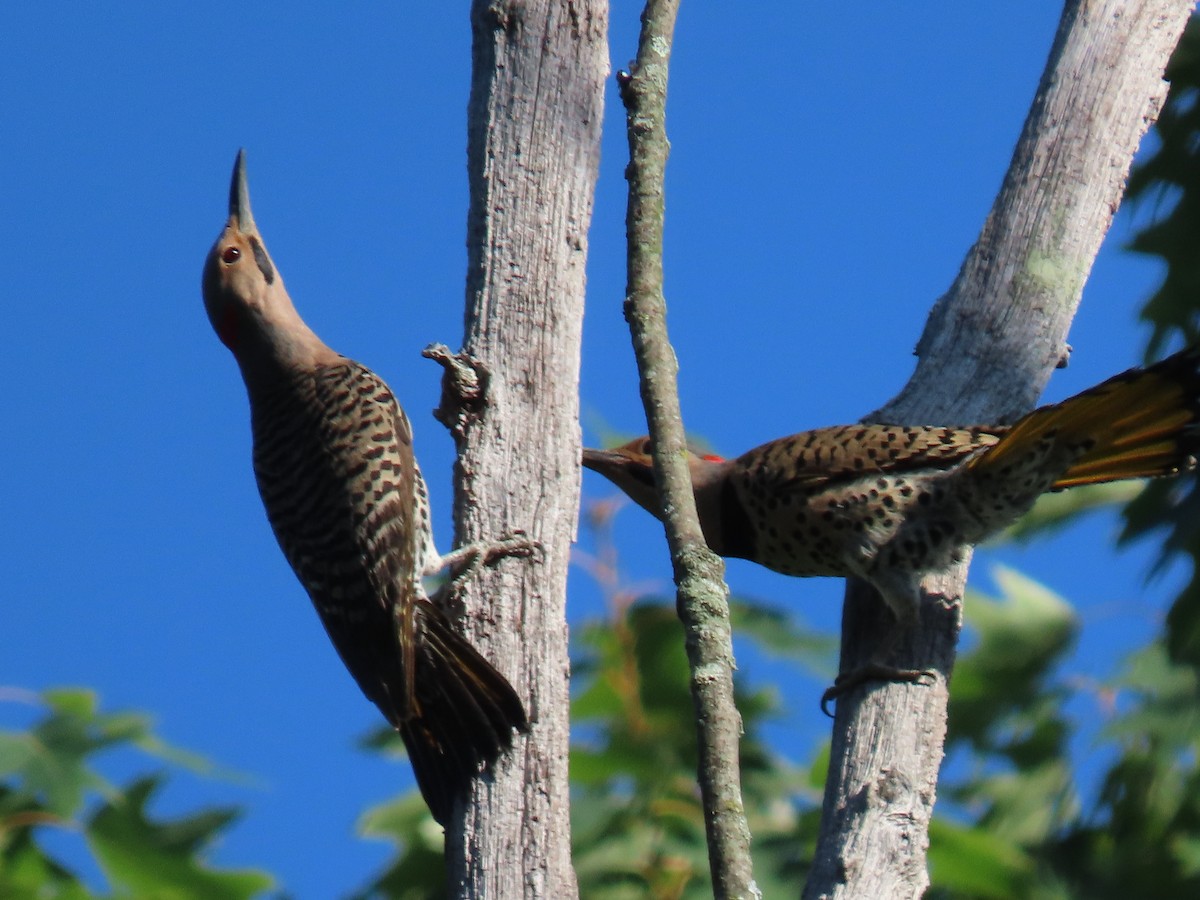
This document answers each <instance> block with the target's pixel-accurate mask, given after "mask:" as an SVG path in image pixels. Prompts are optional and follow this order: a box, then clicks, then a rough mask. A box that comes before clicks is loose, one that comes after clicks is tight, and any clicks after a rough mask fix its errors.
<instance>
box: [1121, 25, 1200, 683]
mask: <svg viewBox="0 0 1200 900" xmlns="http://www.w3.org/2000/svg"><path fill="white" fill-rule="evenodd" d="M1167 77H1168V79H1169V80H1170V81H1171V91H1170V94H1169V95H1168V97H1167V102H1166V104H1165V105H1164V107H1163V111H1162V114H1161V115H1160V116H1159V118H1158V122H1157V123H1156V124H1155V127H1154V133H1155V135H1156V136H1157V138H1158V141H1159V148H1158V150H1157V152H1155V153H1154V154H1153V155H1152V156H1150V157H1149V158H1148V159H1146V160H1145V161H1144V162H1143V163H1142V164H1141V165H1139V166H1138V167H1137V168H1136V169H1135V170H1134V172H1133V174H1132V176H1131V177H1130V179H1129V189H1128V197H1129V198H1130V199H1131V200H1133V201H1136V202H1141V203H1144V202H1146V201H1147V200H1149V201H1151V202H1153V203H1155V204H1156V208H1165V210H1166V211H1165V212H1164V213H1162V214H1161V215H1160V216H1159V217H1158V219H1157V221H1156V222H1154V223H1153V224H1152V225H1150V226H1148V227H1146V228H1144V229H1143V230H1142V231H1141V232H1140V233H1139V234H1138V235H1137V237H1136V238H1135V239H1134V240H1133V242H1132V245H1131V249H1133V250H1134V251H1136V252H1139V253H1145V254H1149V255H1151V256H1156V257H1158V258H1159V259H1161V260H1162V261H1163V263H1164V264H1165V266H1166V276H1165V277H1164V279H1163V283H1162V285H1161V287H1160V288H1159V289H1158V291H1157V292H1156V293H1155V294H1154V296H1153V297H1151V298H1150V300H1149V301H1148V302H1147V303H1146V305H1145V307H1144V308H1143V310H1142V318H1143V319H1145V320H1146V321H1148V322H1149V323H1150V324H1151V325H1152V326H1153V329H1154V330H1153V334H1152V336H1151V339H1150V345H1149V349H1148V351H1147V355H1148V356H1156V355H1158V354H1159V353H1160V352H1161V351H1162V349H1163V347H1164V345H1165V344H1166V343H1167V342H1168V341H1170V340H1171V339H1172V338H1182V339H1183V340H1184V341H1185V342H1188V343H1193V342H1195V341H1197V340H1198V339H1200V315H1198V313H1200V240H1198V238H1197V236H1198V235H1200V18H1197V17H1196V16H1193V17H1192V19H1191V21H1190V22H1189V23H1188V27H1187V30H1186V31H1185V32H1184V35H1183V39H1182V40H1181V41H1180V44H1179V47H1178V48H1177V49H1176V51H1175V54H1174V55H1173V56H1172V58H1171V63H1170V65H1169V66H1168V67H1167ZM1164 527H1165V528H1167V529H1168V531H1167V534H1166V537H1165V540H1164V541H1163V544H1162V551H1161V556H1160V564H1161V565H1165V564H1166V563H1167V562H1169V561H1171V560H1173V559H1176V558H1185V559H1188V560H1190V561H1191V563H1192V572H1193V574H1192V580H1191V582H1190V583H1189V584H1188V586H1187V588H1186V589H1185V590H1184V592H1183V593H1182V594H1180V596H1179V598H1178V599H1177V600H1176V602H1175V604H1174V605H1173V606H1172V608H1171V611H1170V612H1169V613H1168V616H1167V647H1168V648H1169V649H1170V652H1171V656H1172V658H1173V659H1175V660H1177V661H1181V662H1188V663H1191V664H1192V665H1196V666H1200V566H1197V563H1200V490H1197V482H1196V478H1195V477H1192V478H1189V479H1176V480H1172V481H1162V482H1156V483H1154V484H1151V485H1150V486H1149V487H1148V488H1147V490H1146V492H1145V493H1144V494H1143V495H1142V496H1141V497H1139V498H1138V499H1137V500H1136V501H1135V502H1133V503H1131V504H1130V505H1129V507H1128V508H1127V510H1126V513H1125V534H1124V536H1123V540H1131V539H1133V538H1137V537H1142V536H1144V535H1147V534H1149V533H1151V532H1155V531H1160V530H1162V529H1163V528H1164Z"/></svg>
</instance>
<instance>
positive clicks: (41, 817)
mask: <svg viewBox="0 0 1200 900" xmlns="http://www.w3.org/2000/svg"><path fill="white" fill-rule="evenodd" d="M6 693H7V694H8V695H9V696H10V697H11V696H16V695H17V692H15V691H9V692H6ZM20 696H22V697H23V698H24V699H26V700H27V701H29V702H36V703H38V704H39V705H44V707H45V715H44V716H43V717H42V718H41V720H40V721H38V722H37V723H35V724H34V725H33V727H31V728H30V729H29V730H28V731H0V897H5V898H8V897H13V898H25V897H28V898H35V897H36V898H53V900H75V898H90V897H107V896H120V897H138V898H169V900H188V898H193V897H194V898H215V900H238V898H249V897H253V896H255V895H256V894H261V893H262V892H263V891H265V890H267V889H269V888H270V887H271V886H272V884H273V881H272V879H271V877H270V876H268V875H266V874H265V873H262V872H256V871H219V870H216V869H214V868H212V867H211V866H209V865H208V864H207V863H205V862H204V859H203V851H204V849H205V848H206V847H207V846H208V845H209V844H210V843H212V841H213V840H214V839H215V838H216V837H218V836H219V835H220V834H221V832H222V831H223V830H224V829H226V828H227V827H228V826H229V824H230V823H231V822H232V821H233V820H234V818H236V816H237V812H236V811H235V810H232V809H217V808H210V809H206V810H202V811H201V812H198V813H196V814H194V815H191V816H183V817H180V818H177V819H171V820H163V821H156V820H153V819H151V818H150V817H149V816H148V814H147V811H146V806H147V804H148V802H149V800H150V799H151V797H152V796H153V794H154V792H155V791H156V790H157V789H158V788H159V786H160V785H161V784H162V782H163V777H162V775H155V776H148V777H143V778H139V779H136V780H135V781H133V782H132V783H131V784H130V785H127V786H125V787H118V786H115V785H113V784H111V783H110V782H109V781H108V780H107V779H106V778H104V776H103V775H101V774H100V771H99V769H98V768H97V767H96V764H97V759H96V758H97V757H98V756H99V755H100V754H101V753H103V752H104V751H110V750H117V749H121V748H130V747H136V748H138V749H140V750H141V751H143V753H146V754H149V755H150V756H152V757H155V758H157V759H159V760H164V759H165V760H169V761H172V762H176V763H180V762H182V763H185V764H188V765H190V766H191V767H193V768H197V769H200V770H208V769H210V768H211V767H210V766H209V765H208V764H207V763H206V762H204V761H203V760H201V759H199V758H198V757H195V756H192V755H190V754H185V753H182V752H180V751H177V750H174V749H172V748H170V747H168V746H166V745H165V744H164V743H163V742H162V741H160V740H159V739H158V738H157V737H156V736H155V735H154V733H153V731H152V730H151V727H150V722H149V720H148V719H147V718H146V717H145V716H142V715H140V714H136V713H104V712H100V711H99V707H98V703H97V700H96V696H95V694H94V693H92V692H91V691H87V690H83V689H58V690H50V691H46V692H45V693H44V694H42V695H40V697H36V696H34V695H24V694H22V695H20ZM50 828H55V829H63V830H67V831H70V832H78V833H80V834H82V836H83V839H84V842H85V843H86V847H87V848H88V849H90V851H91V853H92V855H93V857H94V859H95V860H96V862H97V864H98V865H99V866H100V868H101V870H102V871H103V873H104V876H105V878H106V879H107V881H108V884H109V887H110V888H111V889H112V891H113V893H112V894H107V893H105V894H97V893H94V892H93V890H92V888H91V887H90V886H88V885H87V884H85V883H84V882H83V880H82V879H81V878H80V877H79V876H78V875H77V874H76V873H75V872H74V871H72V869H71V868H70V867H69V866H68V865H66V864H65V863H63V862H62V861H60V860H58V859H55V858H54V857H53V856H52V855H51V854H49V853H48V852H47V851H46V850H45V849H44V848H43V847H42V846H41V844H40V843H39V840H38V838H39V834H41V833H42V831H44V830H45V829H50Z"/></svg>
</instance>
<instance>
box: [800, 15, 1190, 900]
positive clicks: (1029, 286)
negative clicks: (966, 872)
mask: <svg viewBox="0 0 1200 900" xmlns="http://www.w3.org/2000/svg"><path fill="white" fill-rule="evenodd" d="M1192 5H1193V4H1192V2H1191V0H1070V2H1068V3H1067V4H1066V8H1065V10H1064V12H1063V16H1062V20H1061V22H1060V25H1059V30H1058V34H1057V37H1056V39H1055V42H1054V46H1053V48H1052V50H1051V53H1050V59H1049V62H1048V63H1047V67H1046V71H1045V73H1044V74H1043V76H1042V81H1041V84H1040V85H1039V87H1038V92H1037V96H1036V98H1035V99H1034V102H1033V107H1032V109H1031V110H1030V113H1029V117H1028V119H1027V120H1026V122H1025V127H1024V129H1023V131H1022V134H1021V137H1020V141H1019V143H1018V145H1017V149H1016V152H1015V153H1014V155H1013V160H1012V163H1011V165H1010V168H1009V171H1008V174H1007V176H1006V177H1005V180H1004V184H1003V186H1002V188H1001V191H1000V194H999V196H998V197H997V199H996V202H995V205H994V206H993V208H992V211H991V213H990V214H989V216H988V218H987V221H986V222H985V223H984V227H983V231H982V233H981V235H980V237H979V239H978V241H977V242H976V244H975V246H974V247H973V248H972V249H971V251H970V253H969V254H968V256H967V259H966V261H965V262H964V264H963V267H962V270H961V271H960V272H959V275H958V278H957V279H956V280H955V282H954V285H953V286H952V287H951V289H950V291H949V292H948V293H947V294H946V295H945V296H944V297H942V298H941V299H940V300H939V301H938V302H937V303H936V304H935V305H934V308H933V310H932V312H931V313H930V316H929V321H928V323H927V324H926V328H925V332H924V334H923V336H922V338H921V341H920V343H919V344H918V346H917V355H918V357H919V361H918V364H917V369H916V372H915V373H914V374H913V377H912V379H911V380H910V381H909V382H908V384H907V385H906V386H905V387H904V389H903V390H902V391H901V392H900V394H899V395H898V396H897V397H896V398H895V399H894V400H892V401H891V402H890V403H889V404H888V405H887V406H885V407H884V408H883V409H881V410H878V411H877V412H875V413H872V414H871V415H870V416H868V417H867V419H868V420H869V421H887V422H912V423H933V424H956V423H966V422H1005V421H1010V420H1012V419H1013V418H1015V417H1016V416H1019V415H1020V414H1022V413H1024V412H1026V411H1028V410H1029V409H1030V408H1031V407H1032V406H1033V405H1034V403H1035V401H1036V398H1037V397H1038V395H1039V394H1040V393H1041V391H1042V389H1043V388H1044V387H1045V385H1046V382H1047V380H1048V379H1049V376H1050V373H1051V371H1052V370H1053V368H1054V367H1055V365H1056V364H1058V363H1059V361H1060V360H1061V359H1063V358H1064V357H1065V354H1066V335H1067V329H1068V328H1069V326H1070V323H1071V319H1072V317H1073V316H1074V314H1075V309H1076V307H1077V306H1078V303H1079V298H1080V293H1081V291H1082V289H1083V284H1084V282H1085V280H1086V279H1087V276H1088V272H1089V271H1090V269H1091V265H1092V261H1093V259H1094V258H1095V255H1096V252H1097V251H1098V249H1099V247H1100V243H1101V241H1102V239H1103V237H1104V235H1105V233H1106V232H1107V230H1108V227H1109V225H1110V224H1111V222H1112V218H1113V215H1114V214H1115V212H1116V209H1117V206H1118V204H1119V203H1120V199H1121V194H1122V191H1123V188H1124V184H1125V178H1126V175H1127V174H1128V171H1129V166H1130V163H1131V161H1132V158H1133V154H1134V151H1135V150H1136V149H1137V145H1138V142H1139V141H1140V139H1141V136H1142V135H1143V133H1144V132H1145V131H1146V129H1147V128H1148V127H1149V125H1150V123H1151V122H1152V121H1153V120H1154V118H1155V117H1156V116H1157V114H1158V111H1159V109H1160V107H1161V104H1162V101H1163V99H1164V97H1165V95H1166V85H1165V83H1164V82H1163V81H1162V72H1163V69H1164V67H1165V65H1166V63H1167V59H1168V58H1169V56H1170V54H1171V51H1172V50H1173V49H1174V47H1175V45H1176V43H1177V42H1178V40H1179V36H1180V34H1181V33H1182V32H1183V27H1184V24H1185V23H1186V21H1187V17H1188V14H1189V13H1190V11H1191V9H1192ZM965 578H966V565H965V564H964V565H962V566H960V567H958V568H957V569H955V570H954V571H950V572H945V573H940V574H938V575H937V576H933V577H930V578H929V579H927V580H926V583H925V585H924V588H925V590H926V592H927V596H926V603H925V604H924V608H923V610H922V621H921V627H920V629H919V630H916V631H914V632H913V633H911V634H909V635H907V636H906V637H905V639H904V641H903V642H902V643H901V644H899V645H898V647H897V651H896V653H895V654H894V661H895V662H897V663H899V664H900V665H903V666H911V667H914V668H919V669H927V668H930V669H934V670H937V671H938V672H939V673H942V674H943V676H946V677H948V676H949V674H950V671H951V669H952V667H953V663H954V654H955V646H956V643H957V639H958V632H959V627H960V625H961V612H962V607H961V600H960V598H961V597H962V589H963V585H964V582H965ZM938 596H940V597H944V598H950V602H943V601H941V600H939V599H936V597H938ZM890 627H891V622H890V620H889V617H888V614H887V612H886V610H884V609H883V608H882V604H880V603H879V601H878V599H877V598H875V597H874V596H873V595H872V594H871V593H870V591H868V590H866V589H865V588H863V587H862V586H860V585H852V586H851V587H850V589H849V590H848V592H847V599H846V606H845V610H844V614H843V630H842V667H843V669H844V670H845V669H852V668H854V667H855V666H857V665H859V664H861V663H862V662H865V661H866V660H867V659H868V658H869V657H870V654H871V652H872V650H873V649H874V648H875V647H876V646H878V644H879V641H880V640H881V639H882V636H883V635H884V634H885V633H886V631H887V630H888V629H889V628H890ZM946 699H947V691H946V682H945V677H942V678H939V679H938V680H937V683H936V684H935V685H933V686H927V685H907V684H878V683H876V684H871V685H868V686H867V687H866V688H864V689H859V690H856V691H854V692H852V693H851V694H849V695H848V696H846V697H845V698H843V699H842V700H841V701H839V703H838V709H837V718H836V720H835V722H834V728H833V747H832V753H831V760H830V774H829V779H828V782H827V783H826V788H825V805H824V812H823V817H822V830H821V836H820V838H819V841H818V846H817V853H816V858H815V860H814V867H813V870H812V873H811V876H810V879H809V882H808V885H807V886H806V888H805V891H804V896H805V897H810V898H816V897H847V898H848V897H855V898H858V897H872V898H890V897H917V896H920V895H921V894H922V893H923V892H924V890H925V888H926V887H927V886H928V883H929V879H928V875H927V873H926V867H925V853H926V849H927V846H928V826H929V820H930V817H931V815H932V812H933V804H934V797H935V793H936V787H937V775H938V768H939V765H940V763H941V759H942V752H943V742H944V739H945V733H946Z"/></svg>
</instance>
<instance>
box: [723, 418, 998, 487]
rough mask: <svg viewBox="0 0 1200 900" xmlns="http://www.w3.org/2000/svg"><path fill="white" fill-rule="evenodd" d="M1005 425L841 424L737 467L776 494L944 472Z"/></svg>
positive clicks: (770, 447) (774, 446)
mask: <svg viewBox="0 0 1200 900" xmlns="http://www.w3.org/2000/svg"><path fill="white" fill-rule="evenodd" d="M1007 431H1008V429H1007V427H1005V426H975V427H972V428H940V427H935V426H919V425H918V426H910V425H841V426H836V427H832V428H818V429H815V430H813V431H803V432H800V433H799V434H794V435H791V436H790V437H785V438H779V439H777V440H774V441H771V442H769V443H767V444H763V445H762V446H761V447H756V448H755V449H753V450H751V451H749V452H748V453H745V454H743V455H742V456H740V457H739V458H738V465H739V467H740V468H742V469H743V470H745V471H747V472H754V473H755V474H756V477H761V478H763V479H765V482H766V483H768V484H770V485H771V486H772V489H773V490H775V491H779V492H786V491H802V492H806V491H811V490H813V489H815V488H818V487H820V486H822V485H824V484H827V483H829V482H831V481H836V480H838V479H843V478H861V477H865V476H869V475H870V474H872V473H878V474H880V475H892V476H894V475H903V474H904V473H906V472H915V471H918V470H927V469H948V468H951V467H953V466H955V465H958V464H959V463H961V462H963V461H965V460H968V459H970V458H971V457H972V456H974V455H976V454H977V453H979V451H981V450H984V449H986V448H988V447H991V446H993V445H994V444H996V443H997V442H998V441H999V440H1000V439H1001V437H1003V436H1004V434H1005V433H1006V432H1007Z"/></svg>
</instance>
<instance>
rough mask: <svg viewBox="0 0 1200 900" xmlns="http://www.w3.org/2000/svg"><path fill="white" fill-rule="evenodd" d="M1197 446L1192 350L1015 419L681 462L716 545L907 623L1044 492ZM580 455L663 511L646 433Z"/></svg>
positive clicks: (812, 441)
mask: <svg viewBox="0 0 1200 900" xmlns="http://www.w3.org/2000/svg"><path fill="white" fill-rule="evenodd" d="M1198 451H1200V349H1198V348H1189V349H1187V350H1184V351H1182V352H1180V353H1177V354H1175V355H1174V356H1170V357H1168V358H1167V359H1164V360H1162V361H1161V362H1158V363H1156V364H1154V365H1152V366H1149V367H1147V368H1144V369H1142V368H1138V369H1131V370H1129V371H1127V372H1124V373H1122V374H1120V375H1117V376H1115V377H1113V378H1110V379H1109V380H1108V381H1105V382H1103V383H1102V384H1099V385H1097V386H1096V387H1093V388H1091V389H1090V390H1087V391H1084V392H1083V393H1081V394H1078V395H1076V396H1074V397H1071V398H1069V399H1067V400H1064V401H1063V402H1061V403H1057V404H1054V405H1052V406H1044V407H1041V408H1040V409H1036V410H1034V411H1033V412H1031V413H1029V414H1028V415H1027V416H1025V417H1024V418H1022V419H1020V420H1019V421H1017V422H1016V423H1015V424H1014V425H1011V426H1004V425H997V426H992V425H978V426H974V427H969V428H937V427H924V426H902V425H844V426H838V427H833V428H818V429H816V430H814V431H805V432H801V433H800V434H795V435H792V436H790V437H784V438H779V439H778V440H774V441H769V442H768V443H766V444H763V445H762V446H760V447H756V448H755V449H753V450H750V451H747V452H746V453H743V454H742V455H741V456H739V457H737V458H736V459H723V458H721V457H718V456H708V455H698V454H689V460H688V462H689V468H690V471H691V477H692V487H693V489H694V491H695V495H696V506H697V511H698V513H699V517H700V525H701V528H702V530H703V532H704V537H705V541H706V542H707V543H708V545H709V546H710V547H711V548H712V549H713V551H714V552H716V553H718V554H720V555H722V556H728V557H735V558H739V559H748V560H752V561H753V562H756V563H759V564H761V565H764V566H766V567H767V568H769V569H773V570H774V571H776V572H782V573H783V574H785V575H797V576H810V575H829V576H837V577H855V578H861V579H864V580H866V581H867V582H869V583H870V584H871V585H873V586H874V587H875V588H876V590H878V591H879V593H880V594H881V595H882V597H883V599H884V600H885V601H886V602H887V604H888V606H889V607H890V608H891V610H892V611H893V612H894V613H895V615H896V618H897V620H898V621H899V623H900V624H901V625H902V626H907V625H910V624H912V623H914V622H915V621H916V619H917V615H918V610H919V603H920V597H921V594H920V581H921V577H922V576H923V575H924V574H925V573H926V572H930V571H934V570H938V569H942V568H945V567H946V566H948V565H950V564H951V563H953V562H955V561H957V560H960V559H961V558H962V551H963V548H964V547H967V546H970V545H973V544H976V543H979V542H980V541H982V540H984V539H985V538H987V537H989V536H990V535H993V534H995V533H997V532H999V531H1000V530H1002V529H1004V528H1005V527H1007V526H1008V525H1011V524H1012V523H1013V522H1015V521H1016V520H1017V519H1018V518H1019V517H1020V516H1021V515H1022V514H1024V513H1025V512H1027V511H1028V510H1029V509H1030V507H1032V506H1033V504H1034V501H1035V500H1037V498H1038V497H1039V496H1041V495H1042V494H1043V493H1045V492H1047V491H1058V490H1062V489H1064V488H1070V487H1075V486H1076V485H1084V484H1097V483H1101V482H1108V481H1119V480H1122V479H1126V478H1146V477H1156V476H1163V475H1174V474H1176V473H1178V472H1181V471H1184V470H1189V469H1192V468H1194V467H1195V465H1196V458H1195V455H1196V453H1197V452H1198ZM583 464H584V466H586V467H587V468H589V469H592V470H594V471H596V472H599V473H600V474H601V475H604V476H605V477H606V478H608V479H609V480H610V481H612V482H613V483H614V484H615V485H617V487H619V488H621V490H623V491H624V492H625V493H626V494H628V495H629V496H630V497H631V498H632V499H633V500H635V501H636V502H637V503H638V504H639V505H641V506H642V507H643V508H645V509H646V510H648V511H649V512H650V513H652V514H653V515H655V516H657V517H659V518H661V507H660V501H659V497H658V491H657V489H656V486H655V480H654V472H653V468H652V459H651V447H650V439H649V438H645V437H643V438H638V439H636V440H634V441H631V442H629V443H628V444H625V445H624V446H621V447H617V448H615V449H612V450H593V449H585V450H584V451H583ZM872 669H874V670H882V669H884V667H882V666H873V667H872ZM890 674H895V675H900V674H903V675H905V676H912V677H914V678H915V677H916V676H918V675H919V674H921V673H917V672H907V671H904V672H902V671H901V670H890ZM835 693H836V692H835Z"/></svg>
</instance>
